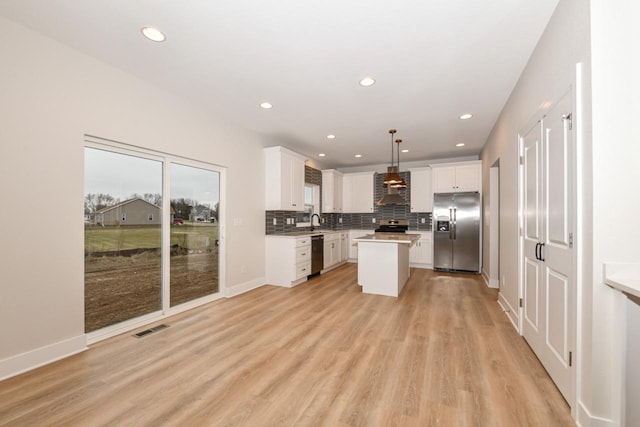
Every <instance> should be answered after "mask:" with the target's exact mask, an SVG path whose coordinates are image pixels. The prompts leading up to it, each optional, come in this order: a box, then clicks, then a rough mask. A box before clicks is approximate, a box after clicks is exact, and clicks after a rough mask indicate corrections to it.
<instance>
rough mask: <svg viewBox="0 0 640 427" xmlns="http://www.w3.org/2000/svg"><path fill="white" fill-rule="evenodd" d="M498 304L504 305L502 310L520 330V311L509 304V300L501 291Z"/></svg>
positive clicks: (517, 329)
mask: <svg viewBox="0 0 640 427" xmlns="http://www.w3.org/2000/svg"><path fill="white" fill-rule="evenodd" d="M498 305H500V307H502V311H503V312H504V314H506V315H507V317H508V318H509V320H510V321H511V323H512V324H513V327H514V328H516V331H518V332H520V329H519V328H518V311H517V310H515V309H514V308H513V307H512V306H511V304H509V301H507V299H506V298H505V297H504V296H503V295H502V293H500V292H498Z"/></svg>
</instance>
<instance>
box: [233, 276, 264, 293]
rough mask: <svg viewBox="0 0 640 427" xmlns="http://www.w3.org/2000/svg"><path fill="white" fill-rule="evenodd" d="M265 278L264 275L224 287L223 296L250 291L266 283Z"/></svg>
mask: <svg viewBox="0 0 640 427" xmlns="http://www.w3.org/2000/svg"><path fill="white" fill-rule="evenodd" d="M266 284H267V282H266V279H265V278H264V277H258V278H257V279H252V280H249V281H248V282H244V283H240V284H237V285H234V286H229V287H227V288H226V289H225V292H224V296H225V297H226V298H231V297H235V296H237V295H240V294H244V293H245V292H249V291H252V290H254V289H257V288H259V287H260V286H264V285H266Z"/></svg>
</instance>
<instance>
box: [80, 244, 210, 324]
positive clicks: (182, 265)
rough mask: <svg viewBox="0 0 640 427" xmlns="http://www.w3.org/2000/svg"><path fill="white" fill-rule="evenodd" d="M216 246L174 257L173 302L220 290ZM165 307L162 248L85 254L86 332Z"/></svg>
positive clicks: (172, 262) (172, 263)
mask: <svg viewBox="0 0 640 427" xmlns="http://www.w3.org/2000/svg"><path fill="white" fill-rule="evenodd" d="M212 250H213V251H214V252H213V253H212V252H210V251H192V253H189V254H179V255H172V256H171V279H170V280H171V291H170V295H171V301H170V305H171V306H174V305H178V304H181V303H183V302H187V301H191V300H193V299H196V298H199V297H202V296H205V295H210V294H212V293H215V292H217V291H218V248H217V247H214V248H213V249H212ZM161 308H162V302H161V258H160V256H159V254H158V252H157V251H147V252H142V253H139V254H136V255H133V256H110V257H92V256H88V257H86V258H85V332H91V331H95V330H97V329H100V328H103V327H105V326H109V325H113V324H115V323H119V322H122V321H124V320H128V319H132V318H134V317H138V316H141V315H143V314H147V313H151V312H154V311H158V310H160V309H161Z"/></svg>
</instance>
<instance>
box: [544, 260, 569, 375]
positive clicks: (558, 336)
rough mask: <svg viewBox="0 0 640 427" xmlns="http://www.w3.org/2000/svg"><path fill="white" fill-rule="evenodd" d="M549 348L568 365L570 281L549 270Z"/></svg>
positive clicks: (547, 322) (547, 275)
mask: <svg viewBox="0 0 640 427" xmlns="http://www.w3.org/2000/svg"><path fill="white" fill-rule="evenodd" d="M546 286H547V290H546V291H547V292H546V293H547V301H546V304H547V310H546V314H547V321H546V324H547V346H548V347H549V348H550V349H551V351H552V352H553V354H554V356H555V357H556V359H558V360H559V361H560V362H561V363H562V364H565V365H568V362H569V348H568V347H569V346H568V335H569V333H568V324H567V313H568V311H569V310H568V302H569V301H568V293H569V280H568V279H567V277H566V276H565V275H564V274H561V273H558V272H556V271H553V270H550V269H547V273H546Z"/></svg>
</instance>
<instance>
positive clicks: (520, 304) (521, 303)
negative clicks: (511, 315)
mask: <svg viewBox="0 0 640 427" xmlns="http://www.w3.org/2000/svg"><path fill="white" fill-rule="evenodd" d="M520 307H522V298H520Z"/></svg>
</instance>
